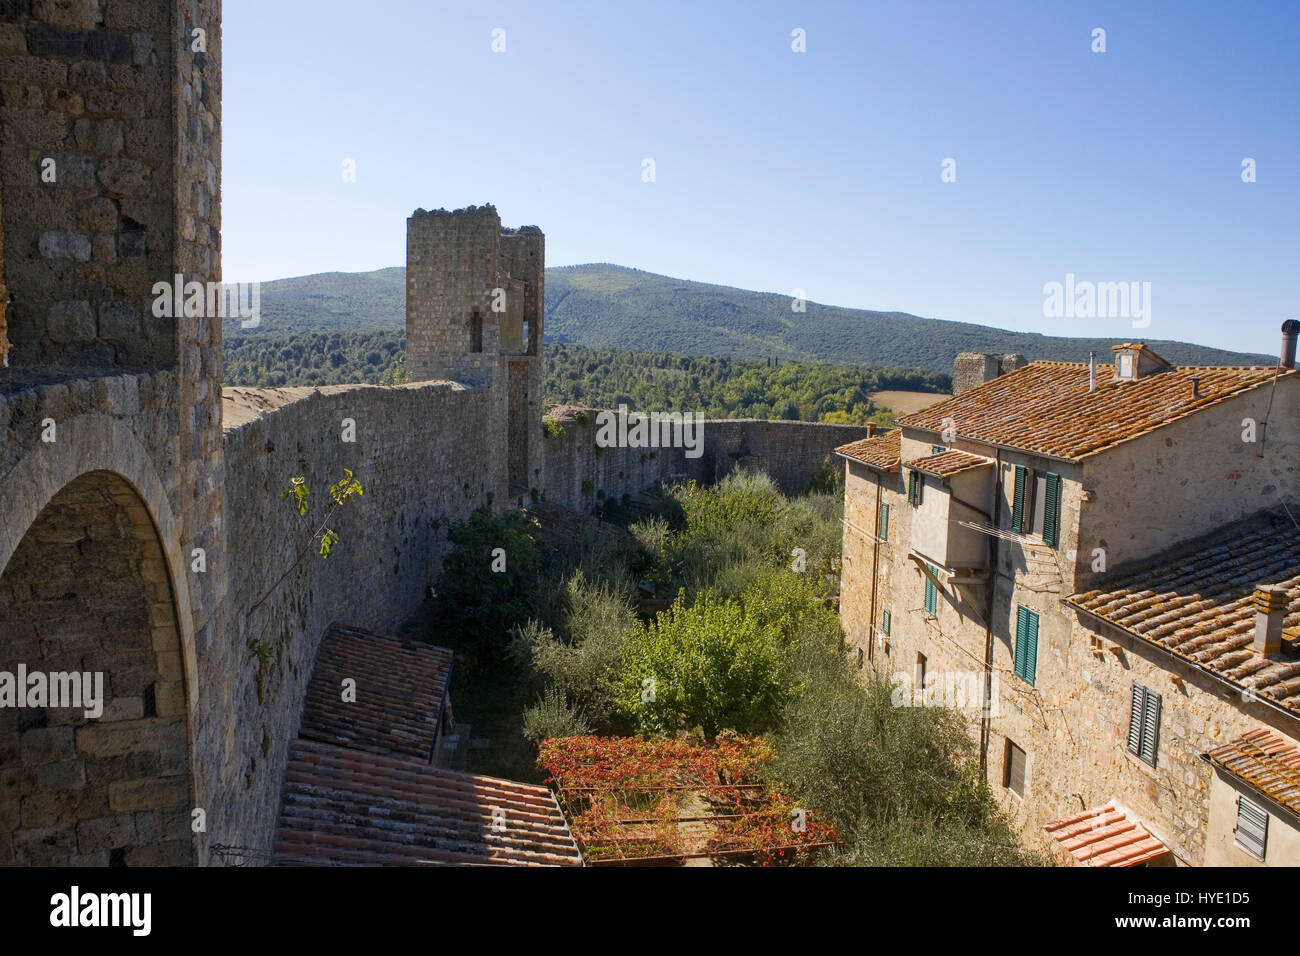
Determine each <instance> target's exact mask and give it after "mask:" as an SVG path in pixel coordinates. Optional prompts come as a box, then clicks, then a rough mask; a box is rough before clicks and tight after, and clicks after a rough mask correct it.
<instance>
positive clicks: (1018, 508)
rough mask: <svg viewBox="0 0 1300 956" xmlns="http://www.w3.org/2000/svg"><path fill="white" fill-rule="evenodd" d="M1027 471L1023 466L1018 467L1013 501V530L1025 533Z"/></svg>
mask: <svg viewBox="0 0 1300 956" xmlns="http://www.w3.org/2000/svg"><path fill="white" fill-rule="evenodd" d="M1027 477H1028V474H1027V470H1026V469H1025V467H1024V466H1023V465H1016V490H1015V493H1014V494H1013V495H1012V499H1011V530H1012V531H1016V532H1019V531H1023V530H1024V527H1023V526H1024V523H1025V479H1026V478H1027Z"/></svg>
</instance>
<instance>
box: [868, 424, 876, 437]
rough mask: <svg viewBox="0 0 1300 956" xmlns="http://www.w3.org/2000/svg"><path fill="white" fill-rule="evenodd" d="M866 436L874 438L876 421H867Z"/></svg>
mask: <svg viewBox="0 0 1300 956" xmlns="http://www.w3.org/2000/svg"><path fill="white" fill-rule="evenodd" d="M867 437H868V438H875V437H876V423H875V422H867Z"/></svg>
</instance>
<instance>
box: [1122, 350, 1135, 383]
mask: <svg viewBox="0 0 1300 956" xmlns="http://www.w3.org/2000/svg"><path fill="white" fill-rule="evenodd" d="M1119 377H1120V378H1132V377H1133V353H1132V352H1120V353H1119Z"/></svg>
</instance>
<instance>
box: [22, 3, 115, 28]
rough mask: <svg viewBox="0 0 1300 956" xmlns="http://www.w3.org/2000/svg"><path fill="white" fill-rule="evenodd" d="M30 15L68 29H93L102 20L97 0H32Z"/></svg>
mask: <svg viewBox="0 0 1300 956" xmlns="http://www.w3.org/2000/svg"><path fill="white" fill-rule="evenodd" d="M32 16H33V17H34V18H35V19H37V20H43V21H44V22H46V23H48V24H50V25H51V26H56V27H65V28H67V29H69V30H93V29H95V27H97V26H99V25H100V23H102V22H103V16H102V15H101V14H100V12H99V0H32Z"/></svg>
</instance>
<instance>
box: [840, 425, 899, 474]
mask: <svg viewBox="0 0 1300 956" xmlns="http://www.w3.org/2000/svg"><path fill="white" fill-rule="evenodd" d="M901 435H902V431H901V430H900V429H898V428H893V429H890V430H889V431H887V432H885V433H884V434H883V435H876V436H875V437H874V438H861V439H859V440H858V441H851V442H849V443H848V444H847V445H840V447H838V448H836V449H835V453H836V454H837V455H843V456H844V457H845V458H852V459H853V460H854V461H860V462H862V463H863V464H864V465H870V466H871V467H873V468H880V469H882V470H884V471H896V470H897V469H898V460H899V454H900V452H899V437H900V436H901Z"/></svg>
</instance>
